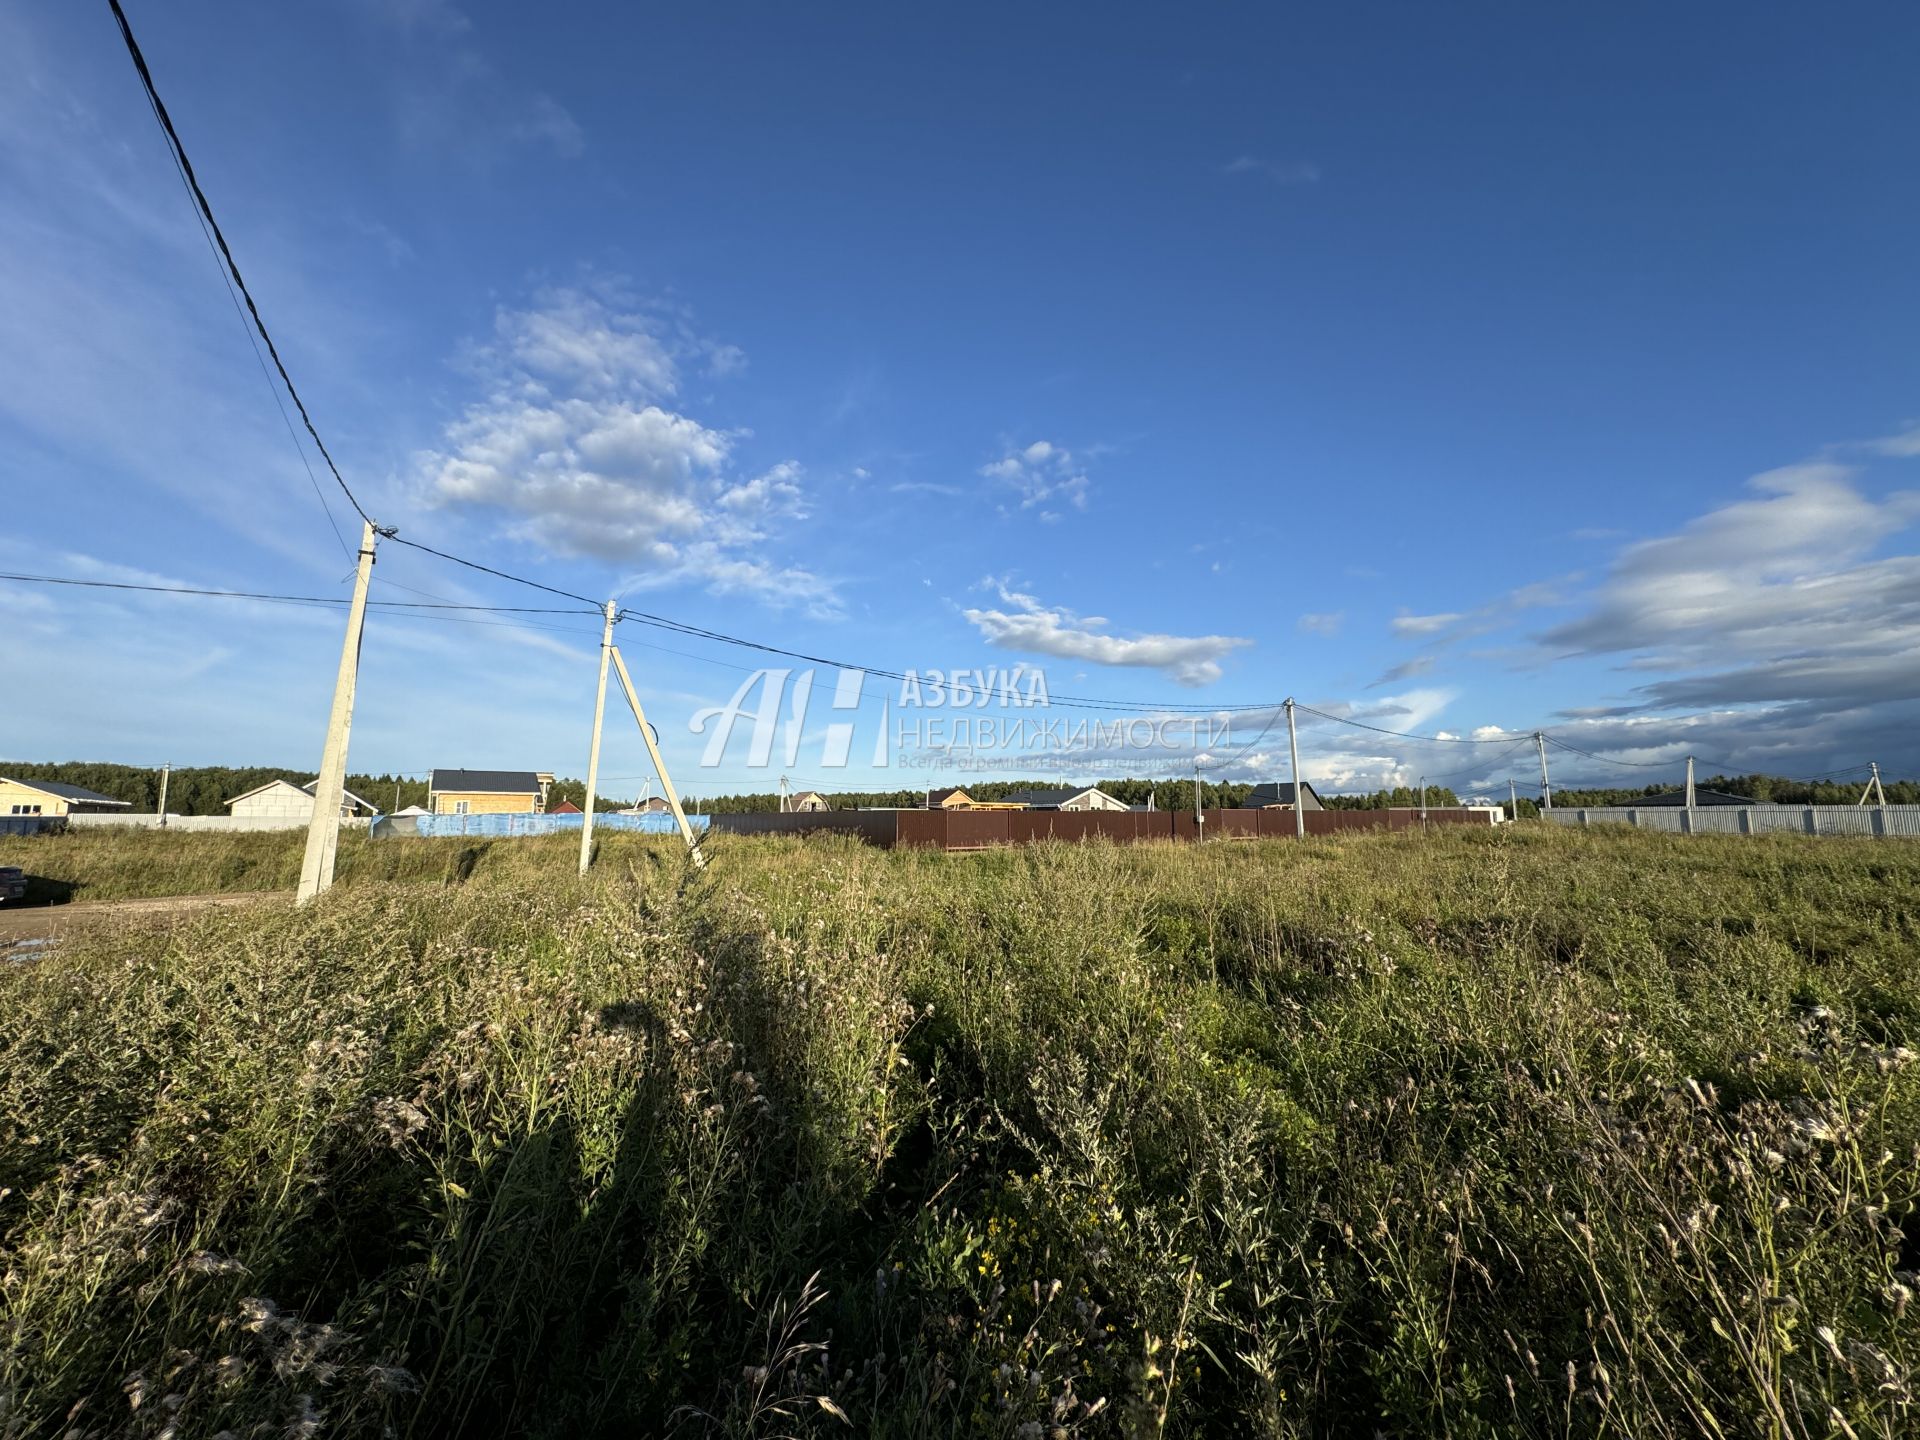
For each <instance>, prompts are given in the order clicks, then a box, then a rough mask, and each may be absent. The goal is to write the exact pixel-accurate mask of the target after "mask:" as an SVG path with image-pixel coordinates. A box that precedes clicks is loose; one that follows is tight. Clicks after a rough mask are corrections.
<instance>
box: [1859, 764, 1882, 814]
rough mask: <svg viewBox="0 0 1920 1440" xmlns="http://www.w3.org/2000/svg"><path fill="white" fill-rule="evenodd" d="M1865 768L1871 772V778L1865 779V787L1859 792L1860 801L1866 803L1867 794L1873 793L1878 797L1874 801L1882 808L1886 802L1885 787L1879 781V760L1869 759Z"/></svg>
mask: <svg viewBox="0 0 1920 1440" xmlns="http://www.w3.org/2000/svg"><path fill="white" fill-rule="evenodd" d="M1867 768H1868V769H1869V770H1871V771H1872V772H1873V778H1872V779H1871V780H1869V781H1867V788H1866V789H1864V790H1862V791H1861V792H1860V803H1861V804H1862V805H1864V804H1866V803H1867V796H1869V795H1873V796H1877V797H1878V799H1877V801H1876V803H1877V804H1878V805H1879V806H1880V808H1882V809H1884V808H1886V803H1887V787H1886V786H1884V785H1882V784H1881V783H1880V762H1879V761H1878V760H1869V761H1868V762H1867Z"/></svg>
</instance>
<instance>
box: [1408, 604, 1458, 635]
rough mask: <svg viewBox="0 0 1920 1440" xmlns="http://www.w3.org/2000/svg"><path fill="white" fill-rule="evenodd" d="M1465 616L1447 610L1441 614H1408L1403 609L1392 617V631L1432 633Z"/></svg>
mask: <svg viewBox="0 0 1920 1440" xmlns="http://www.w3.org/2000/svg"><path fill="white" fill-rule="evenodd" d="M1465 618H1466V617H1465V616H1464V615H1461V614H1458V613H1456V612H1448V613H1446V614H1443V615H1409V614H1408V613H1407V612H1406V611H1404V610H1403V611H1401V612H1400V613H1399V614H1398V615H1396V616H1394V617H1393V633H1394V634H1396V635H1433V634H1437V633H1438V632H1440V631H1442V630H1445V629H1446V628H1447V627H1448V626H1449V625H1453V624H1456V623H1457V622H1459V621H1461V620H1464V619H1465Z"/></svg>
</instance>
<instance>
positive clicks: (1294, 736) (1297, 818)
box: [1287, 695, 1307, 840]
mask: <svg viewBox="0 0 1920 1440" xmlns="http://www.w3.org/2000/svg"><path fill="white" fill-rule="evenodd" d="M1287 753H1288V754H1290V755H1291V756H1292V757H1293V838H1294V839H1296V840H1304V839H1306V838H1307V797H1306V792H1305V791H1303V790H1302V789H1301V788H1300V736H1299V735H1298V733H1296V732H1295V730H1294V728H1293V697H1292V696H1291V695H1289V696H1288V697H1287Z"/></svg>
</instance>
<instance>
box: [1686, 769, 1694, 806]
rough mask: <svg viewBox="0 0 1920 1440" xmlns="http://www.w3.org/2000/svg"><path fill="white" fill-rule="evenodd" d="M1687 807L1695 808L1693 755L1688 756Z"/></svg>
mask: <svg viewBox="0 0 1920 1440" xmlns="http://www.w3.org/2000/svg"><path fill="white" fill-rule="evenodd" d="M1687 809H1689V810H1691V809H1693V757H1692V756H1691V755H1689V756H1687Z"/></svg>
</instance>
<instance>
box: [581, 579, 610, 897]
mask: <svg viewBox="0 0 1920 1440" xmlns="http://www.w3.org/2000/svg"><path fill="white" fill-rule="evenodd" d="M616 613H617V611H616V608H615V606H614V603H613V601H611V600H609V601H607V624H606V628H605V629H603V630H602V631H601V632H600V684H599V688H597V689H596V690H595V691H594V692H593V749H592V751H591V752H590V753H589V754H588V755H587V803H586V804H584V805H582V806H581V807H580V809H581V810H582V811H583V812H584V813H583V815H582V818H581V820H580V873H581V874H582V875H584V874H586V873H587V865H588V864H589V863H590V862H591V861H592V859H593V801H594V797H595V796H596V795H598V794H599V793H600V722H601V719H602V718H603V717H604V716H605V715H606V713H607V657H608V656H610V655H611V654H613V619H614V615H615V614H616Z"/></svg>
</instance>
